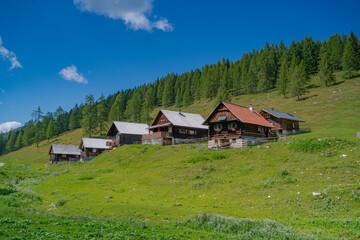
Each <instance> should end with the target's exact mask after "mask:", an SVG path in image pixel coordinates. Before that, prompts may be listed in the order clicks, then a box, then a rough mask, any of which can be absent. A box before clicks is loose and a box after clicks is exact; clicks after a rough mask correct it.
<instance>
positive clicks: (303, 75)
mask: <svg viewBox="0 0 360 240" xmlns="http://www.w3.org/2000/svg"><path fill="white" fill-rule="evenodd" d="M307 82H308V75H307V72H306V69H305V64H304V62H303V61H301V62H300V64H299V65H297V66H295V68H294V70H293V71H292V73H291V75H290V84H289V91H290V93H291V95H292V96H296V97H297V100H298V101H300V96H302V95H304V94H305V93H307V92H308V90H307V88H306V83H307Z"/></svg>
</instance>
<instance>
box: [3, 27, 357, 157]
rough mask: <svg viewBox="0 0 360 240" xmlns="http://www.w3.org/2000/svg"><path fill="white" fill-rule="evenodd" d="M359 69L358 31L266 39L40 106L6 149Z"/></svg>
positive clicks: (293, 92)
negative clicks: (69, 102)
mask: <svg viewBox="0 0 360 240" xmlns="http://www.w3.org/2000/svg"><path fill="white" fill-rule="evenodd" d="M359 69H360V42H359V39H358V38H357V36H356V35H355V34H354V33H353V32H351V33H350V34H349V35H348V36H347V35H345V34H342V35H340V34H335V35H333V36H331V37H330V38H329V39H328V40H327V41H325V40H324V41H322V42H320V41H319V40H314V39H312V38H311V37H305V38H304V39H302V40H301V41H298V42H295V41H292V42H291V44H290V46H286V45H285V44H284V43H283V42H280V43H279V44H277V45H274V44H271V45H270V44H268V43H266V44H265V46H264V48H262V49H260V50H253V51H252V52H249V53H244V54H243V55H242V56H241V58H240V59H239V60H236V61H234V62H233V61H229V60H228V59H224V58H223V59H222V60H221V61H220V60H219V61H218V62H217V63H214V64H210V65H205V66H203V67H202V68H201V69H198V68H197V69H193V70H191V71H189V72H185V73H182V74H176V73H169V74H167V75H166V76H164V77H161V78H159V79H156V80H155V81H154V82H152V83H149V84H144V85H141V86H138V87H135V88H133V89H126V90H122V91H120V92H117V93H115V94H113V95H110V96H108V97H106V98H105V97H104V96H101V97H100V98H99V99H95V98H94V96H93V95H88V96H86V98H85V103H84V104H80V105H77V104H76V105H75V106H74V107H73V108H72V109H71V110H70V111H69V112H67V111H64V110H63V109H62V108H61V107H58V108H57V109H56V111H55V112H53V113H50V112H48V113H43V112H42V110H41V107H38V108H36V109H35V110H34V111H33V114H32V116H31V117H32V119H31V120H30V121H29V122H27V123H26V124H25V125H24V126H23V127H21V128H18V129H15V130H13V131H10V132H9V133H6V134H0V155H2V154H5V153H8V152H11V151H15V150H18V149H20V148H22V147H24V146H28V145H30V144H34V143H38V142H39V141H41V140H44V139H50V138H52V137H54V136H58V135H59V134H61V133H63V132H65V131H68V130H74V129H77V128H80V127H81V128H83V130H84V135H85V136H93V137H94V136H103V135H104V134H105V133H106V131H107V127H108V125H109V122H111V121H132V122H145V123H149V122H150V121H151V118H150V113H151V112H152V110H153V109H154V108H155V107H159V106H162V107H164V108H166V107H169V106H174V105H175V106H177V107H183V106H189V105H191V104H192V103H194V102H195V101H199V100H201V99H214V98H216V99H218V100H229V99H230V98H231V97H232V96H239V95H243V94H255V93H265V92H268V91H269V90H272V89H277V90H278V92H279V94H282V95H283V96H286V97H294V101H295V100H300V99H301V96H302V95H304V94H305V93H306V92H307V89H308V88H307V82H308V81H309V76H310V75H311V74H317V75H318V76H319V81H320V82H321V83H322V85H323V86H325V87H326V86H330V85H332V84H333V83H334V75H333V73H334V72H335V71H342V77H343V78H345V79H348V78H352V77H354V76H355V74H356V72H357V71H358V70H359Z"/></svg>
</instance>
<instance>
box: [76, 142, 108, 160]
mask: <svg viewBox="0 0 360 240" xmlns="http://www.w3.org/2000/svg"><path fill="white" fill-rule="evenodd" d="M110 141H111V140H108V139H100V138H82V139H81V143H80V149H81V157H80V161H88V160H92V159H94V158H95V157H97V156H98V155H100V154H102V153H106V152H109V150H110V144H109V142H110Z"/></svg>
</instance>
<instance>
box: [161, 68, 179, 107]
mask: <svg viewBox="0 0 360 240" xmlns="http://www.w3.org/2000/svg"><path fill="white" fill-rule="evenodd" d="M175 80H176V76H175V75H174V73H172V74H170V75H168V76H167V77H166V80H165V85H164V92H163V96H162V105H163V106H165V107H168V106H171V105H173V103H174V100H175V99H174V96H175V94H174V83H175Z"/></svg>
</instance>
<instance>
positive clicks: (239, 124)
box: [204, 102, 271, 148]
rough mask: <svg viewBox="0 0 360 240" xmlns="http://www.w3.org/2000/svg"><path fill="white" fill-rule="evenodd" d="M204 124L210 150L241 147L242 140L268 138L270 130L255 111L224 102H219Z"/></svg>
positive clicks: (269, 126)
mask: <svg viewBox="0 0 360 240" xmlns="http://www.w3.org/2000/svg"><path fill="white" fill-rule="evenodd" d="M243 115H246V118H245V116H243ZM243 119H246V120H247V121H245V120H243ZM204 124H207V125H208V126H209V146H210V148H217V147H241V146H243V145H244V144H245V143H244V142H245V141H244V140H246V141H248V140H254V139H257V138H267V137H269V136H270V128H271V125H270V123H269V122H267V121H266V120H265V119H264V118H262V117H261V115H260V114H259V113H257V112H256V111H255V110H253V109H249V108H247V107H243V106H239V105H235V104H231V103H226V102H220V103H219V104H218V106H217V107H216V108H215V109H214V110H213V112H212V113H211V114H210V116H209V117H208V118H207V119H206V121H205V122H204Z"/></svg>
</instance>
